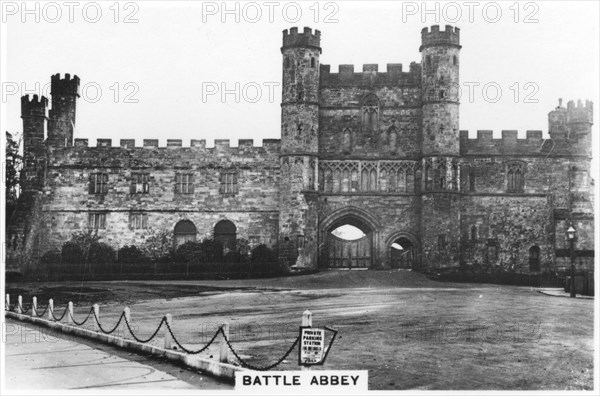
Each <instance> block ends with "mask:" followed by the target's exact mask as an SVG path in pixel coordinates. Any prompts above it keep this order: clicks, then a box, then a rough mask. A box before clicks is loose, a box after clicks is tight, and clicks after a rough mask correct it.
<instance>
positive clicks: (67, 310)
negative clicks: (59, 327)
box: [52, 306, 69, 322]
mask: <svg viewBox="0 0 600 396" xmlns="http://www.w3.org/2000/svg"><path fill="white" fill-rule="evenodd" d="M67 312H69V307H68V306H67V307H65V311H64V312H63V314H62V315H61V317H60V318H57V317H56V316H54V310H52V317H53V318H54V320H56V321H57V322H60V321H61V320H63V318H64V317H65V315H66V314H67Z"/></svg>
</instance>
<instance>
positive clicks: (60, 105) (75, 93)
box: [48, 73, 79, 148]
mask: <svg viewBox="0 0 600 396" xmlns="http://www.w3.org/2000/svg"><path fill="white" fill-rule="evenodd" d="M50 87H51V88H50V93H51V94H52V109H51V110H50V120H49V123H48V146H49V147H51V148H60V147H71V146H73V130H74V129H75V113H76V105H77V98H79V77H77V76H73V78H71V75H70V74H68V73H67V74H65V78H63V79H61V78H60V74H55V75H53V76H52V80H51V86H50Z"/></svg>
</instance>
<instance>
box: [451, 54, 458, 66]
mask: <svg viewBox="0 0 600 396" xmlns="http://www.w3.org/2000/svg"><path fill="white" fill-rule="evenodd" d="M452 63H453V64H454V66H458V57H457V56H456V55H454V56H453V57H452Z"/></svg>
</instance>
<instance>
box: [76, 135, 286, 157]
mask: <svg viewBox="0 0 600 396" xmlns="http://www.w3.org/2000/svg"><path fill="white" fill-rule="evenodd" d="M74 146H75V147H76V148H79V149H81V148H85V149H90V150H93V149H126V150H144V149H160V150H177V149H183V150H189V149H193V150H206V151H207V152H226V151H228V152H230V153H233V154H239V153H242V152H243V153H252V152H255V153H260V154H265V153H276V154H278V153H279V150H280V148H281V140H280V139H263V140H262V146H255V145H254V140H253V139H239V140H238V147H231V142H230V140H229V139H215V145H214V147H206V140H205V139H200V140H197V139H192V140H190V145H189V146H184V145H183V140H181V139H167V145H166V146H159V141H158V139H144V140H143V142H142V146H136V145H135V139H121V140H120V141H119V145H118V146H113V144H112V139H100V138H99V139H96V146H90V145H89V139H81V138H78V139H75V144H74Z"/></svg>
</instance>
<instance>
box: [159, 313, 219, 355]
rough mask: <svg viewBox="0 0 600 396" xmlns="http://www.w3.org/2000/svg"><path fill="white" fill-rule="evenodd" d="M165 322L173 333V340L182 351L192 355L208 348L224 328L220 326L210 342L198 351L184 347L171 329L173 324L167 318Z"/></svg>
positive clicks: (170, 332)
mask: <svg viewBox="0 0 600 396" xmlns="http://www.w3.org/2000/svg"><path fill="white" fill-rule="evenodd" d="M165 324H166V325H167V329H168V330H169V334H171V338H173V341H174V342H175V344H177V346H178V347H179V348H180V349H181V350H182V351H184V352H185V353H187V354H190V355H197V354H199V353H202V352H204V351H205V350H206V349H208V347H209V346H210V345H211V344H212V343H213V342H214V341H215V340H216V339H217V336H218V335H219V333H220V332H221V331H222V330H223V326H221V327H219V329H218V330H217V331H216V332H215V335H213V337H212V338H211V340H210V341H209V342H208V344H206V345H205V346H204V347H202V348H200V349H198V350H197V351H192V350H190V349H187V348H186V347H184V346H183V345H181V343H180V342H179V341H177V338H176V337H175V334H173V330H172V329H171V325H169V322H167V321H166V320H165Z"/></svg>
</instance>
